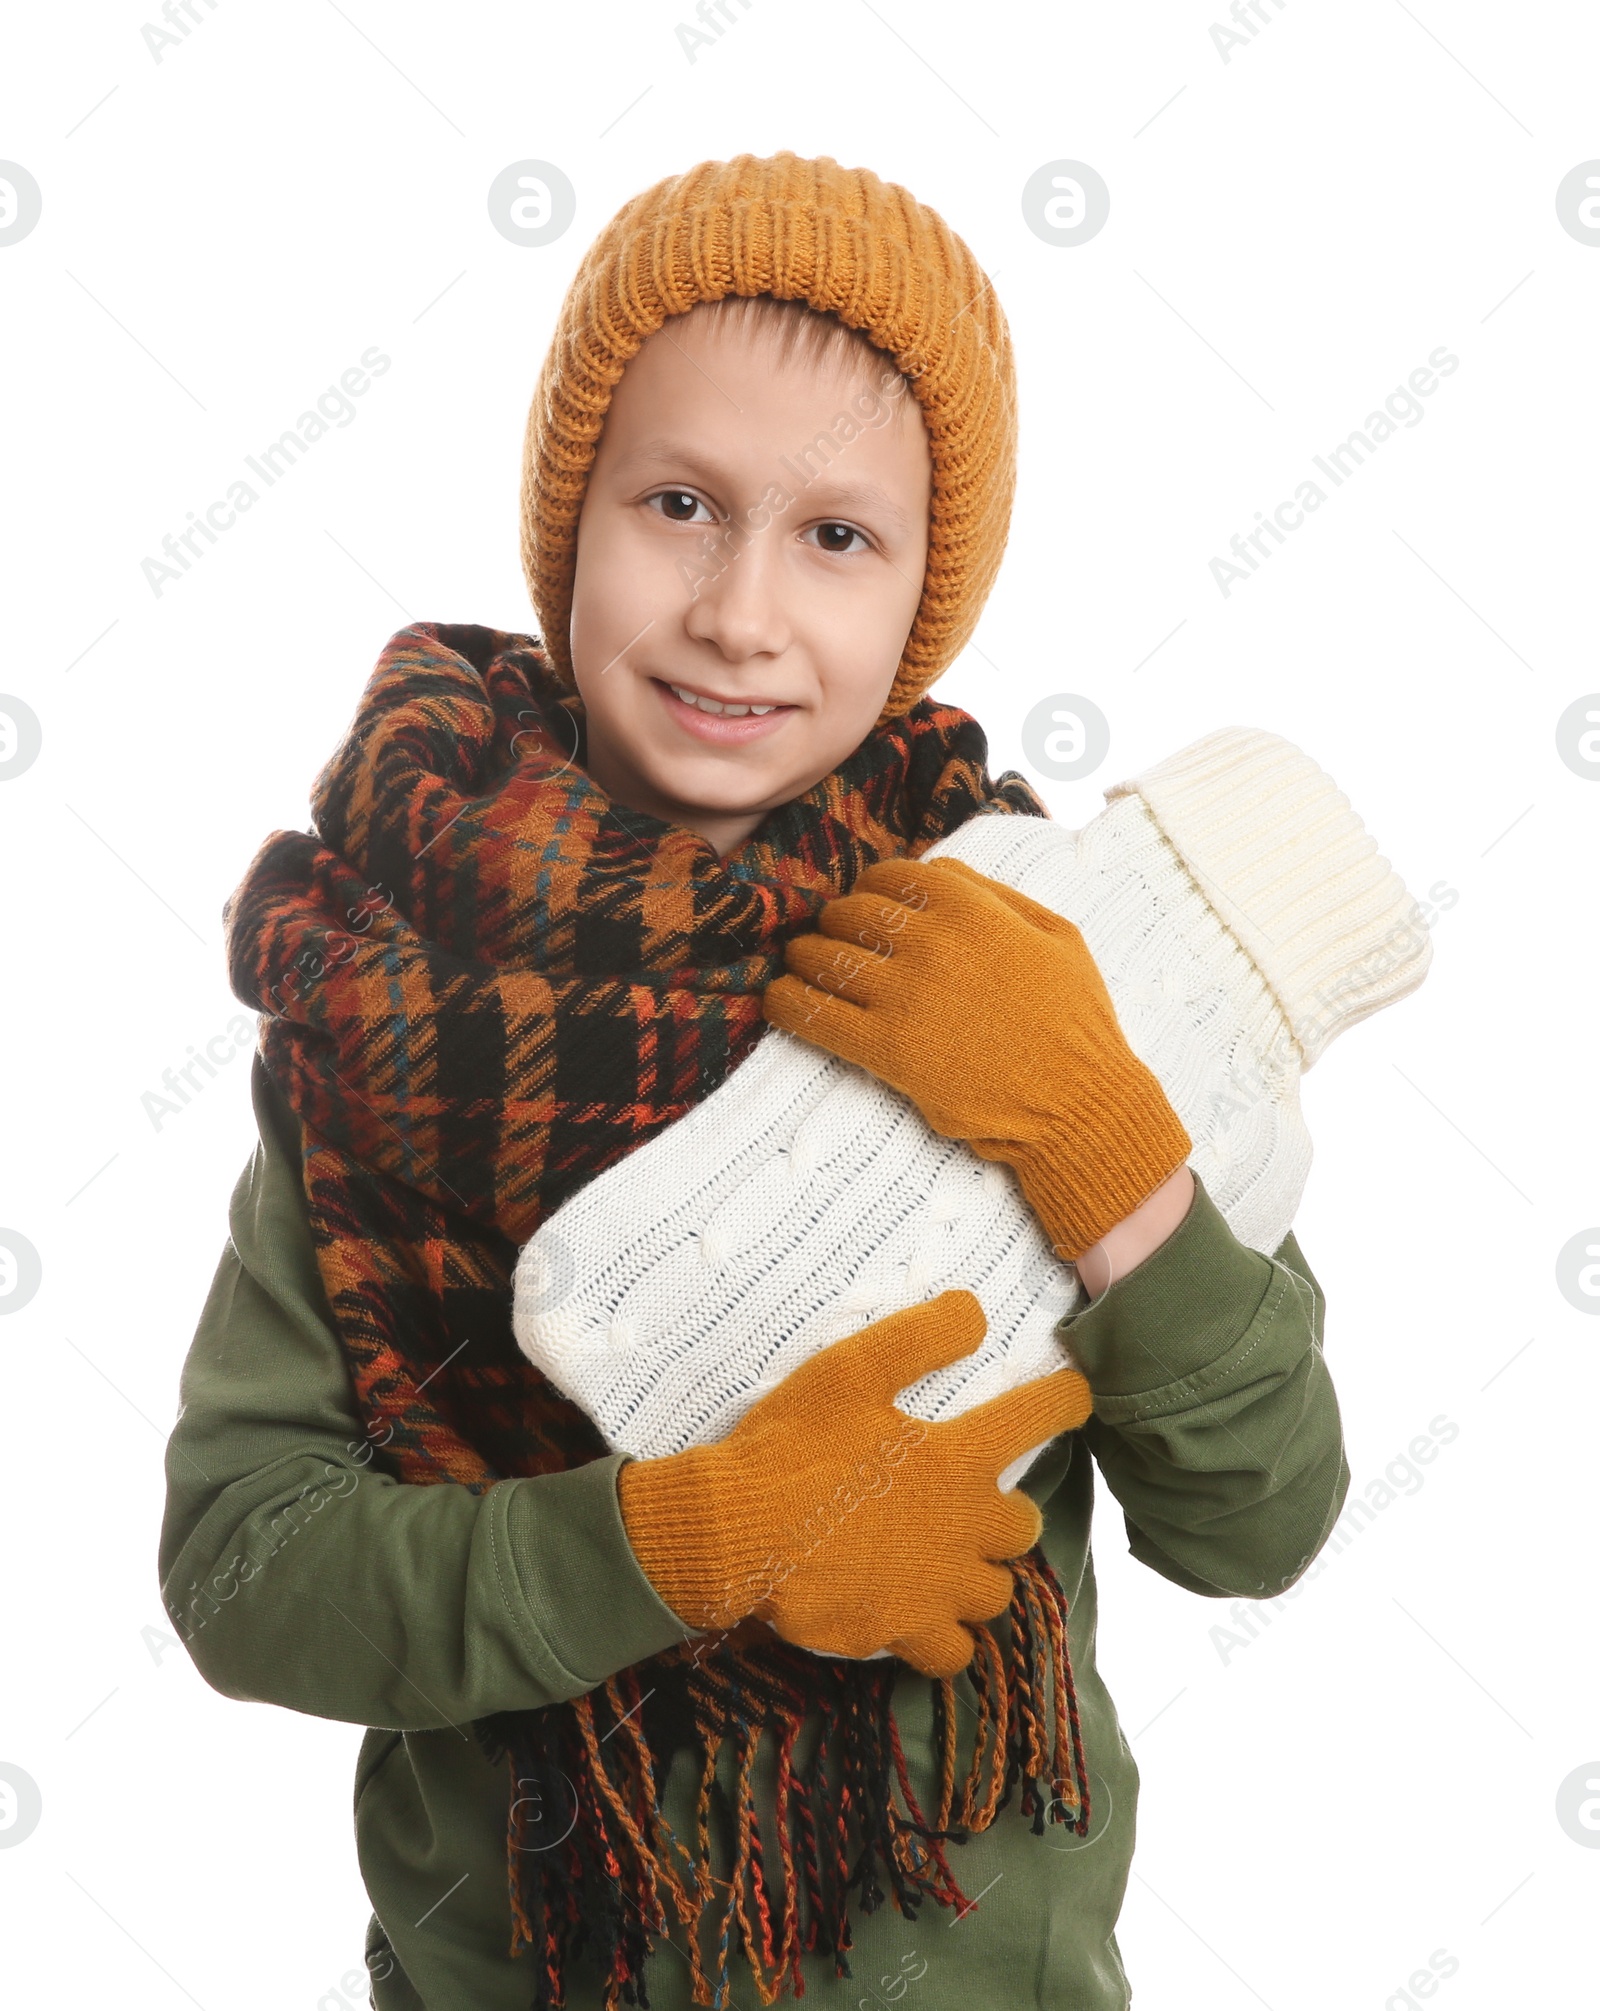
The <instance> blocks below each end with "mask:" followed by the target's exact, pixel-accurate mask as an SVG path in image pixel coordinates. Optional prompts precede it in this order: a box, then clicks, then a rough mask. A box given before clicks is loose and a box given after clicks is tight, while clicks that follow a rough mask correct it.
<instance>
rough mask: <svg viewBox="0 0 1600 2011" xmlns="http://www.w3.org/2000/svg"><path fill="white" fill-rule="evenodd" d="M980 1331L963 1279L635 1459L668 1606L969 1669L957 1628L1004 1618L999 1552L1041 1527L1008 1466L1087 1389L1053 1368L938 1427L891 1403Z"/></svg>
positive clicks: (632, 1524)
mask: <svg viewBox="0 0 1600 2011" xmlns="http://www.w3.org/2000/svg"><path fill="white" fill-rule="evenodd" d="M987 1327H988V1322H987V1320H986V1319H985V1317H984V1312H983V1308H982V1306H981V1305H980V1304H979V1303H978V1300H977V1299H976V1297H975V1296H974V1295H973V1294H972V1293H971V1292H966V1291H950V1292H941V1293H940V1294H939V1295H938V1297H937V1298H934V1299H928V1300H925V1301H923V1302H922V1303H921V1304H920V1305H916V1306H911V1307H909V1308H907V1309H906V1310H905V1311H904V1312H899V1313H891V1314H889V1315H888V1316H887V1317H886V1318H884V1319H881V1320H875V1321H874V1322H873V1323H872V1324H871V1325H870V1326H867V1327H863V1328H862V1329H861V1331H860V1332H859V1333H855V1334H851V1335H849V1336H847V1337H846V1338H845V1339H844V1340H842V1341H836V1342H834V1344H833V1345H832V1346H831V1347H828V1348H824V1349H823V1350H822V1351H821V1352H820V1353H818V1354H815V1355H813V1356H812V1357H811V1358H810V1360H809V1361H806V1362H803V1363H802V1364H801V1365H800V1367H799V1368H797V1369H796V1370H794V1371H793V1373H792V1374H790V1375H788V1376H786V1377H785V1378H784V1380H783V1381H782V1382H781V1383H779V1384H778V1386H777V1388H776V1389H774V1390H771V1391H770V1392H769V1393H768V1394H767V1395H766V1396H764V1397H762V1398H761V1399H760V1401H759V1402H757V1403H756V1404H754V1405H753V1406H752V1407H751V1409H749V1410H748V1411H746V1413H745V1415H744V1416H743V1417H742V1418H741V1419H740V1421H739V1422H738V1424H736V1425H735V1426H734V1428H733V1430H732V1431H731V1432H730V1433H729V1434H728V1436H727V1437H726V1438H724V1439H720V1440H718V1441H717V1442H716V1443H715V1444H714V1445H706V1446H692V1447H690V1448H689V1449H688V1450H687V1451H685V1452H677V1453H673V1454H671V1455H669V1456H668V1457H667V1458H665V1459H644V1460H630V1461H628V1462H626V1463H625V1464H624V1465H623V1466H622V1467H621V1468H620V1469H619V1471H618V1475H617V1492H618V1496H619V1498H620V1500H621V1504H622V1519H623V1525H624V1527H625V1529H626V1531H627V1535H628V1541H629V1543H630V1545H631V1546H632V1548H633V1552H634V1555H635V1556H636V1557H637V1558H638V1560H639V1563H640V1566H641V1568H642V1569H643V1571H644V1573H645V1576H646V1577H647V1578H649V1580H650V1581H651V1583H652V1584H653V1585H654V1586H655V1588H656V1590H657V1591H658V1592H659V1593H660V1595H661V1597H662V1599H663V1600H664V1601H665V1602H666V1604H667V1605H668V1606H670V1607H671V1608H672V1610H673V1611H674V1612H675V1613H676V1614H677V1615H678V1617H679V1618H680V1619H681V1620H683V1621H684V1622H685V1624H686V1625H688V1626H690V1627H694V1628H706V1629H710V1628H725V1627H731V1626H733V1625H735V1624H736V1623H737V1622H738V1621H740V1620H742V1619H744V1618H746V1617H747V1616H749V1615H755V1616H756V1617H758V1618H760V1619H763V1620H767V1621H770V1622H771V1624H772V1625H773V1626H774V1627H775V1628H776V1629H777V1631H778V1633H779V1634H781V1635H782V1636H783V1638H784V1639H785V1640H786V1641H792V1642H794V1643H795V1644H796V1645H797V1646H799V1647H802V1648H810V1649H814V1650H815V1651H817V1652H818V1653H819V1654H825V1655H848V1656H853V1657H862V1656H866V1655H872V1654H876V1653H877V1652H878V1651H879V1650H881V1649H885V1648H887V1649H891V1650H893V1651H894V1652H895V1653H896V1654H898V1655H900V1656H901V1657H902V1658H903V1659H904V1660H905V1661H908V1662H910V1663H912V1664H913V1665H914V1666H915V1667H916V1668H918V1669H920V1670H922V1672H923V1673H924V1674H925V1675H929V1676H954V1675H955V1674H957V1673H958V1672H959V1671H960V1670H962V1669H964V1668H965V1667H966V1665H967V1663H968V1662H969V1661H970V1660H971V1658H972V1653H973V1649H974V1647H975V1645H976V1644H975V1642H974V1639H973V1636H972V1634H971V1632H970V1631H969V1630H968V1629H967V1628H966V1627H964V1626H963V1625H962V1624H961V1623H962V1622H963V1621H964V1620H991V1619H993V1618H994V1617H995V1616H996V1615H997V1614H999V1613H1002V1612H1004V1611H1005V1609H1006V1607H1007V1606H1008V1605H1009V1604H1010V1601H1011V1590H1012V1580H1011V1574H1010V1572H1009V1571H1005V1570H1002V1569H1001V1567H1000V1564H999V1562H998V1561H997V1560H999V1559H1003V1558H1008V1557H1017V1556H1020V1555H1021V1554H1022V1552H1023V1551H1025V1550H1027V1549H1029V1548H1030V1547H1031V1546H1032V1545H1033V1544H1034V1543H1035V1542H1037V1540H1038V1536H1039V1531H1040V1528H1041V1526H1042V1518H1041V1516H1040V1513H1039V1510H1038V1508H1037V1506H1036V1505H1035V1504H1034V1503H1033V1502H1032V1501H1030V1500H1029V1499H1028V1497H1027V1496H1026V1495H1025V1494H1022V1493H1019V1492H1017V1491H1015V1490H1013V1491H1012V1492H1011V1493H1009V1494H1002V1493H1001V1492H1000V1490H999V1487H998V1486H997V1485H996V1483H997V1481H998V1479H999V1476H1000V1474H1001V1473H1003V1472H1004V1471H1005V1469H1006V1467H1008V1466H1009V1465H1010V1464H1011V1462H1012V1461H1013V1460H1014V1459H1017V1458H1019V1457H1020V1456H1021V1455H1022V1454H1023V1453H1025V1452H1028V1451H1030V1450H1031V1449H1032V1448H1033V1447H1035V1446H1042V1445H1045V1444H1048V1443H1049V1441H1050V1440H1051V1439H1053V1438H1055V1437H1057V1436H1058V1434H1060V1433H1061V1432H1064V1431H1075V1430H1077V1428H1078V1426H1079V1425H1081V1424H1082V1423H1083V1422H1084V1420H1085V1419H1086V1418H1087V1417H1088V1416H1089V1413H1090V1411H1091V1409H1092V1408H1093V1402H1094V1399H1093V1397H1092V1395H1091V1393H1090V1389H1089V1385H1088V1383H1087V1382H1086V1381H1085V1380H1084V1378H1083V1376H1082V1375H1080V1374H1079V1372H1078V1371H1077V1370H1076V1369H1058V1370H1057V1371H1055V1373H1053V1374H1051V1375H1047V1376H1042V1377H1039V1378H1038V1379H1037V1380H1035V1381H1034V1382H1031V1383H1027V1384H1024V1385H1023V1386H1022V1387H1021V1388H1019V1389H1015V1390H1011V1391H1008V1392H1007V1393H1006V1394H1005V1395H1004V1396H999V1397H995V1398H993V1399H992V1400H991V1401H990V1402H988V1403H985V1404H979V1405H977V1406H976V1407H975V1408H973V1409H972V1410H969V1411H965V1412H963V1413H962V1414H961V1415H960V1416H959V1417H955V1418H951V1419H949V1420H948V1421H947V1422H944V1423H940V1424H928V1423H925V1422H923V1421H922V1420H921V1419H918V1418H912V1417H908V1416H907V1415H906V1413H905V1412H904V1411H902V1410H898V1409H896V1407H895V1404H894V1398H895V1395H896V1393H897V1392H898V1391H900V1390H902V1389H906V1388H908V1387H909V1386H910V1385H911V1384H912V1383H915V1382H917V1381H919V1380H920V1379H921V1378H922V1377H923V1376H925V1375H928V1374H930V1373H931V1372H932V1371H933V1370H934V1369H942V1368H947V1367H949V1365H950V1364H951V1363H952V1362H956V1361H959V1360H960V1358H961V1357H962V1356H963V1355H965V1354H969V1353H970V1352H971V1351H972V1349H973V1348H974V1347H975V1346H976V1345H977V1343H978V1342H979V1341H981V1340H982V1338H983V1336H984V1334H985V1332H986V1331H987Z"/></svg>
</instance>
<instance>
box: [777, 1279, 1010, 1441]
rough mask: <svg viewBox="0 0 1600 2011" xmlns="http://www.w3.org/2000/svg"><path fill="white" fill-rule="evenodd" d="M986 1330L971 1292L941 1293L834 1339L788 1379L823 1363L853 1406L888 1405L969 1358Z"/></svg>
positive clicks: (978, 1306) (983, 1318) (982, 1315)
mask: <svg viewBox="0 0 1600 2011" xmlns="http://www.w3.org/2000/svg"><path fill="white" fill-rule="evenodd" d="M988 1331H989V1322H988V1319H987V1317H986V1315H985V1313H984V1310H983V1307H982V1306H981V1305H980V1304H979V1302H978V1299H977V1297H976V1295H975V1294H974V1293H972V1292H967V1291H949V1292H941V1293H940V1294H939V1296H938V1297H937V1298H936V1299H927V1300H924V1301H923V1302H922V1304H920V1305H916V1306H909V1307H907V1308H906V1309H905V1310H904V1311H903V1312H898V1313H886V1314H885V1315H884V1317H883V1318H882V1319H881V1320H874V1321H873V1322H872V1324H871V1325H870V1326H866V1327H862V1328H861V1329H860V1331H859V1332H857V1333H854V1334H847V1335H846V1336H845V1338H844V1339H843V1340H842V1341H835V1342H834V1343H833V1345H832V1347H830V1348H824V1349H823V1350H822V1352H821V1353H820V1354H818V1355H813V1356H812V1358H811V1361H810V1362H806V1363H803V1364H802V1365H801V1366H800V1367H799V1368H798V1369H796V1370H795V1371H794V1375H793V1376H791V1377H790V1378H789V1381H791V1382H792V1381H794V1380H795V1378H796V1377H799V1376H803V1375H804V1374H805V1373H806V1370H807V1369H809V1368H811V1367H812V1366H813V1365H814V1364H819V1363H823V1362H827V1363H829V1368H830V1379H832V1380H836V1381H838V1382H840V1383H842V1384H843V1385H844V1386H845V1387H846V1388H847V1389H848V1390H849V1392H850V1394H851V1396H852V1397H853V1398H854V1399H855V1400H856V1401H857V1402H859V1401H861V1400H863V1399H865V1400H867V1401H869V1402H877V1403H879V1404H889V1403H892V1402H893V1401H894V1399H895V1397H896V1396H897V1395H898V1394H899V1393H900V1391H901V1390H904V1389H909V1388H910V1386H911V1385H912V1384H913V1383H917V1382H921V1380H922V1378H923V1377H924V1376H926V1375H931V1374H932V1373H933V1371H934V1370H935V1369H947V1368H949V1367H950V1365H951V1364H952V1363H953V1362H959V1361H960V1360H961V1358H962V1356H963V1355H969V1354H971V1352H972V1350H973V1349H974V1348H975V1347H976V1346H977V1345H978V1343H979V1342H980V1341H981V1340H982V1339H983V1337H984V1335H985V1334H986V1333H987V1332H988ZM774 1394H776V1392H774ZM926 1429H931V1427H929V1428H925V1431H924V1434H923V1435H924V1436H925V1435H926ZM917 1442H918V1443H920V1439H919V1440H918V1441H917ZM902 1456H903V1455H902ZM1001 1464H1002V1465H1004V1464H1005V1462H1004V1461H1002V1462H1001Z"/></svg>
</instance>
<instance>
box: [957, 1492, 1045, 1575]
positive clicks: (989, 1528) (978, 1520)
mask: <svg viewBox="0 0 1600 2011" xmlns="http://www.w3.org/2000/svg"><path fill="white" fill-rule="evenodd" d="M1043 1528H1044V1516H1043V1515H1042V1514H1041V1512H1040V1509H1039V1504H1038V1503H1037V1502H1036V1501H1034V1500H1033V1499H1032V1498H1031V1497H1030V1496H1028V1495H1026V1494H1024V1493H1023V1492H1022V1490H1021V1488H1020V1487H1014V1488H1012V1489H1011V1491H1010V1492H1009V1493H1007V1494H1002V1493H1001V1492H1000V1491H999V1489H998V1488H995V1489H993V1490H992V1491H991V1492H990V1495H989V1498H988V1500H987V1501H986V1502H985V1503H984V1505H983V1508H982V1510H981V1511H980V1513H979V1514H978V1515H977V1516H976V1517H975V1518H974V1520H973V1523H972V1526H971V1528H970V1529H969V1530H968V1531H967V1532H965V1533H966V1534H967V1535H969V1536H970V1538H971V1540H972V1541H973V1542H974V1543H975V1544H976V1545H977V1546H978V1553H979V1555H980V1556H981V1557H984V1558H987V1559H988V1560H989V1561H990V1562H992V1563H995V1564H999V1563H1001V1562H1003V1561H1004V1560H1005V1559H1006V1558H1008V1557H1020V1556H1021V1555H1022V1554H1023V1552H1024V1551H1025V1550H1031V1549H1032V1548H1033V1546H1034V1545H1035V1544H1036V1543H1037V1542H1038V1541H1039V1536H1040V1532H1041V1531H1042V1530H1043Z"/></svg>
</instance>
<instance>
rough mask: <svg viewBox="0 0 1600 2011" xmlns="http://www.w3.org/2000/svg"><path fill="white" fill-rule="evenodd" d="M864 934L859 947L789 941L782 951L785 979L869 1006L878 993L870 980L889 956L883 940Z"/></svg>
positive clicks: (824, 939) (827, 940) (829, 940)
mask: <svg viewBox="0 0 1600 2011" xmlns="http://www.w3.org/2000/svg"><path fill="white" fill-rule="evenodd" d="M866 933H867V936H868V938H869V940H868V941H866V942H861V943H857V942H855V941H853V940H852V941H850V942H842V941H838V940H836V939H835V938H833V937H831V936H793V937H791V938H790V940H789V941H788V942H787V943H786V944H785V945H784V950H783V961H784V963H785V964H786V965H787V966H788V972H789V975H790V976H792V977H794V978H796V979H798V980H799V982H800V983H802V984H808V985H810V986H811V987H812V988H813V989H814V990H816V991H819V992H823V993H825V994H826V995H827V996H828V997H829V998H838V999H848V1000H851V1001H853V1002H854V1003H855V1004H856V1005H861V1006H869V1005H871V1004H872V1003H873V999H874V995H875V993H876V992H877V990H878V987H877V986H876V985H875V984H874V980H875V979H876V977H877V975H878V973H879V972H880V971H881V970H882V968H883V966H884V964H885V963H886V962H887V961H888V959H889V957H890V955H891V954H892V952H891V951H890V949H889V947H888V944H887V939H878V938H874V937H873V936H872V932H871V931H870V930H868V931H867V932H866ZM777 982H778V979H776V978H774V979H773V983H774V984H776V983H777Z"/></svg>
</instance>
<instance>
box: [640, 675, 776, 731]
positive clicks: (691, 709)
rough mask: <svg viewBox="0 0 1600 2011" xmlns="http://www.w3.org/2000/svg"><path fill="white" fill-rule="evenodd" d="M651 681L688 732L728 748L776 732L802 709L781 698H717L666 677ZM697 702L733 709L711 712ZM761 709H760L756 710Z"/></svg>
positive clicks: (669, 709)
mask: <svg viewBox="0 0 1600 2011" xmlns="http://www.w3.org/2000/svg"><path fill="white" fill-rule="evenodd" d="M650 682H651V683H652V684H653V685H654V686H655V688H656V689H657V691H659V692H660V693H661V701H662V704H663V705H664V706H665V708H666V710H667V711H668V713H669V714H670V715H671V716H672V718H673V719H675V720H676V721H677V723H678V724H679V725H680V726H681V727H682V728H683V729H684V731H685V732H687V733H692V734H693V735H694V736H695V737H696V739H699V740H710V741H715V742H718V743H720V744H722V745H724V746H726V745H729V744H734V745H737V744H741V743H743V742H744V741H746V740H758V739H760V738H761V737H762V736H763V735H765V734H767V733H770V732H772V731H773V730H774V728H776V727H777V726H778V725H780V724H781V723H782V721H783V720H784V719H785V718H786V717H787V716H788V714H789V713H791V712H796V711H798V710H799V707H798V706H794V705H785V704H783V703H781V702H780V701H779V700H777V699H760V698H758V699H754V700H751V699H725V700H723V699H715V698H713V697H712V695H711V694H710V693H709V692H707V693H700V692H696V691H695V690H694V688H693V686H691V685H686V684H685V685H677V686H674V685H673V684H671V683H669V681H668V680H667V679H666V678H663V677H652V678H651V680H650ZM680 693H682V694H683V695H682V696H680V695H679V694H680ZM697 699H705V700H708V701H709V702H710V703H712V704H716V705H719V706H725V707H728V708H731V709H728V710H721V711H717V712H710V711H707V710H706V709H705V707H704V705H702V704H698V703H696V700H697ZM757 707H759V708H760V709H759V710H756V709H755V708H757Z"/></svg>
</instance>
